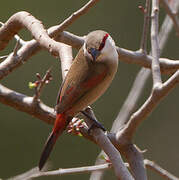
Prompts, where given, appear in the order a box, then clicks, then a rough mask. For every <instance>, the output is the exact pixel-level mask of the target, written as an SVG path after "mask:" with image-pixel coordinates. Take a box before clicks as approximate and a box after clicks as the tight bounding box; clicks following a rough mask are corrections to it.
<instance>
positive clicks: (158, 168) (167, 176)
mask: <svg viewBox="0 0 179 180" xmlns="http://www.w3.org/2000/svg"><path fill="white" fill-rule="evenodd" d="M144 163H145V166H146V167H147V168H148V169H151V170H153V171H155V172H157V173H158V174H159V175H160V176H162V177H163V178H165V179H168V180H179V178H177V177H176V176H174V175H173V174H171V173H170V172H168V171H166V170H165V169H163V168H162V167H161V166H159V165H158V164H156V163H155V162H153V161H150V160H148V159H145V160H144Z"/></svg>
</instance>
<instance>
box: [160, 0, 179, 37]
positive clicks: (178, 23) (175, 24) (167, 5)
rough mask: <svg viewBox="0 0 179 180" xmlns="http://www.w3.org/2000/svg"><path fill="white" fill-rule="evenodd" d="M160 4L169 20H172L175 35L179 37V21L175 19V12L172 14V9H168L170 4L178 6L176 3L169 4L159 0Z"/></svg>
mask: <svg viewBox="0 0 179 180" xmlns="http://www.w3.org/2000/svg"><path fill="white" fill-rule="evenodd" d="M161 3H162V4H163V6H164V8H165V10H166V12H167V14H168V15H169V16H170V18H171V19H172V21H173V23H174V27H175V30H176V32H177V35H178V36H179V19H178V17H177V12H174V11H173V9H172V8H171V7H170V4H172V3H173V4H174V3H175V5H176V6H179V5H178V3H177V1H176V2H175V1H171V2H170V4H169V2H168V1H167V0H161Z"/></svg>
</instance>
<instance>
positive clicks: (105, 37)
mask: <svg viewBox="0 0 179 180" xmlns="http://www.w3.org/2000/svg"><path fill="white" fill-rule="evenodd" d="M108 36H109V34H108V33H106V34H105V36H104V37H103V40H102V42H101V44H100V46H99V49H98V50H99V51H101V50H102V49H103V48H104V45H105V43H106V39H107V38H108Z"/></svg>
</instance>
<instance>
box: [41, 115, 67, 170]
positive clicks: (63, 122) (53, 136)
mask: <svg viewBox="0 0 179 180" xmlns="http://www.w3.org/2000/svg"><path fill="white" fill-rule="evenodd" d="M67 119H68V118H67V117H66V115H65V114H57V117H56V120H55V125H54V128H53V131H52V132H51V133H50V135H49V137H48V139H47V141H46V143H45V146H44V149H43V151H42V154H41V157H40V161H39V170H41V169H42V168H43V166H44V164H45V162H46V161H47V159H48V157H49V155H50V153H51V151H52V149H53V146H54V145H55V143H56V141H57V139H58V137H59V136H60V135H61V134H62V132H63V131H64V129H65V128H66V126H67V125H68V122H67Z"/></svg>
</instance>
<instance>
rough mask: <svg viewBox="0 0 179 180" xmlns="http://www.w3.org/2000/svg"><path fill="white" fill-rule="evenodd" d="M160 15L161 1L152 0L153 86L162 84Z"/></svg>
mask: <svg viewBox="0 0 179 180" xmlns="http://www.w3.org/2000/svg"><path fill="white" fill-rule="evenodd" d="M158 15H159V1H158V0H152V12H151V47H152V57H153V60H152V77H153V88H154V90H155V88H160V86H161V84H162V79H161V73H160V64H159V57H160V49H159V42H158V26H159V25H158V23H159V21H158Z"/></svg>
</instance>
